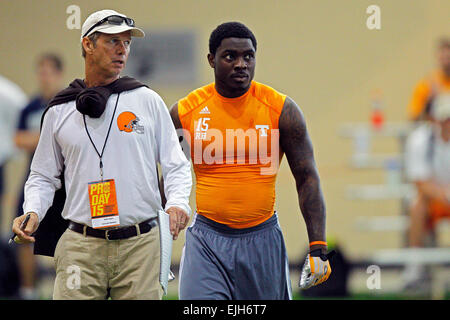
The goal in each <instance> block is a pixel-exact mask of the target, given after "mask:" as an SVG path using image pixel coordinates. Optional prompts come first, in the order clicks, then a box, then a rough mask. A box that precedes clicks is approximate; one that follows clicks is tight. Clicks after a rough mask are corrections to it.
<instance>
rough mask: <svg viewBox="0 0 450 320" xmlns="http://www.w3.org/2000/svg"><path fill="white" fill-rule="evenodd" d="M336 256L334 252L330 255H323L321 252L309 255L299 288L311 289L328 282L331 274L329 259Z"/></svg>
mask: <svg viewBox="0 0 450 320" xmlns="http://www.w3.org/2000/svg"><path fill="white" fill-rule="evenodd" d="M334 254H335V251H334V250H332V251H331V252H329V253H328V254H323V253H321V252H320V250H317V251H313V252H311V253H309V254H308V256H307V257H306V260H305V264H304V265H303V269H302V273H301V275H300V281H299V284H298V286H299V287H300V288H301V289H309V288H311V287H312V286H315V285H318V284H320V283H322V282H325V281H327V279H328V277H329V276H330V274H331V266H330V261H329V259H330V258H331V257H332V256H333V255H334Z"/></svg>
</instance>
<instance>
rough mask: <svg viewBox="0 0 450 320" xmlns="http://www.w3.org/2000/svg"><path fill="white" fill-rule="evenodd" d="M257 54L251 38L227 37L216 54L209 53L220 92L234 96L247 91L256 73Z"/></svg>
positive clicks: (230, 96)
mask: <svg viewBox="0 0 450 320" xmlns="http://www.w3.org/2000/svg"><path fill="white" fill-rule="evenodd" d="M255 54H256V51H255V47H254V46H253V43H252V41H251V39H246V38H225V39H223V40H222V43H221V44H220V46H219V47H218V48H217V51H216V53H215V54H214V55H213V54H211V53H209V54H208V61H209V64H210V65H211V67H212V68H213V69H214V75H215V81H216V88H217V90H218V91H219V93H220V94H222V95H224V96H225V97H229V98H233V97H238V96H240V95H242V94H244V93H245V92H247V90H248V89H249V88H250V85H251V82H252V80H253V76H254V74H255V64H256V61H255Z"/></svg>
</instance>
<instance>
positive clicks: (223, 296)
mask: <svg viewBox="0 0 450 320" xmlns="http://www.w3.org/2000/svg"><path fill="white" fill-rule="evenodd" d="M179 279H180V280H179V289H178V290H179V292H178V294H179V298H180V299H181V300H189V299H191V300H255V299H260V300H261V299H263V300H288V299H291V298H292V294H291V285H290V279H289V264H288V259H287V254H286V248H285V245H284V239H283V235H282V232H281V228H280V225H279V223H278V218H277V214H276V213H274V214H273V215H272V217H270V218H269V219H268V220H266V221H265V222H263V223H261V224H259V225H257V226H255V227H251V228H245V229H234V228H230V227H228V226H226V225H224V224H221V223H217V222H215V221H212V220H210V219H207V218H205V217H204V216H201V215H198V214H196V215H195V216H194V219H193V222H192V224H191V226H190V227H189V228H187V230H186V243H185V245H184V248H183V254H182V257H181V264H180V277H179Z"/></svg>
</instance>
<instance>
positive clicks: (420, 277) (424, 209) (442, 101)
mask: <svg viewBox="0 0 450 320" xmlns="http://www.w3.org/2000/svg"><path fill="white" fill-rule="evenodd" d="M429 114H430V121H428V122H427V123H424V124H422V125H421V126H419V127H418V128H416V129H415V130H414V131H413V132H412V133H411V134H410V136H409V137H408V140H407V142H406V149H405V169H406V176H407V178H408V179H409V181H411V182H412V183H414V184H415V186H416V189H417V196H416V198H415V199H414V200H413V203H412V205H411V208H410V228H409V234H408V240H409V246H410V247H422V246H424V245H425V241H426V238H427V236H428V235H429V234H430V231H431V232H432V231H433V230H434V228H435V226H436V223H437V222H439V221H440V220H441V219H443V218H449V217H450V93H449V94H440V95H439V96H438V97H436V98H435V99H434V100H433V103H432V105H431V107H430V113H429ZM404 277H405V279H404V280H405V284H406V288H405V289H409V288H411V289H412V288H417V286H418V285H420V284H424V280H426V279H427V272H426V270H425V268H424V267H423V266H420V265H417V264H410V265H408V266H406V269H405V272H404ZM425 282H426V281H425Z"/></svg>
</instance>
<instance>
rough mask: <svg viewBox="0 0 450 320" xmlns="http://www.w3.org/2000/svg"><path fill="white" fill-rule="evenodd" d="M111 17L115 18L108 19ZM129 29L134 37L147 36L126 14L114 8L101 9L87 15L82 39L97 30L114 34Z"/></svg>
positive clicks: (82, 30) (82, 29) (82, 28)
mask: <svg viewBox="0 0 450 320" xmlns="http://www.w3.org/2000/svg"><path fill="white" fill-rule="evenodd" d="M113 16H115V17H122V18H124V19H121V18H118V19H115V18H114V17H113ZM109 17H113V18H112V19H110V20H106V18H109ZM128 30H131V36H132V37H139V38H142V37H144V36H145V33H144V31H142V30H141V29H139V28H136V27H135V26H134V20H133V19H130V18H128V17H127V16H126V15H124V14H122V13H118V12H117V11H114V10H100V11H96V12H94V13H92V14H91V15H90V16H89V17H87V19H86V21H84V23H83V26H82V27H81V38H80V41H82V40H83V38H84V37H87V36H89V35H91V34H93V33H94V32H96V31H98V32H103V33H108V34H114V33H121V32H124V31H128Z"/></svg>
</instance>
